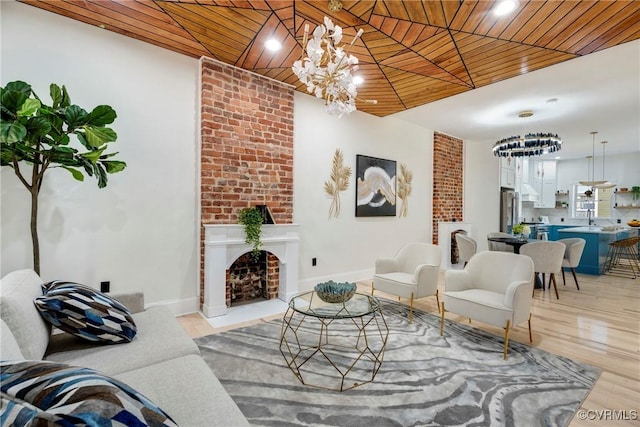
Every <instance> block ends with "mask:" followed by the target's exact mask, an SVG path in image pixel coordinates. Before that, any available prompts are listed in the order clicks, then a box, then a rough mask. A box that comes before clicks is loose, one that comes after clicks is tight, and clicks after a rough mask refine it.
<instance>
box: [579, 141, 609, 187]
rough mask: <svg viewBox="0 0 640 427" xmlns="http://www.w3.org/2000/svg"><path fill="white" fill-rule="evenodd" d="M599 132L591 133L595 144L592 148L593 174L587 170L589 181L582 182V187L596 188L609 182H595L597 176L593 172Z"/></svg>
mask: <svg viewBox="0 0 640 427" xmlns="http://www.w3.org/2000/svg"><path fill="white" fill-rule="evenodd" d="M597 133H598V132H597V131H593V132H591V135H593V142H592V147H591V153H592V155H591V159H592V160H591V174H590V175H589V171H588V170H587V175H589V176H587V178H588V179H587V180H586V181H580V185H588V186H589V187H594V186H596V185H600V184H604V183H605V182H607V181H596V180H595V174H594V171H593V165H594V163H595V157H596V134H597Z"/></svg>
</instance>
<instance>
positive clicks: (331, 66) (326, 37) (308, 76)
mask: <svg viewBox="0 0 640 427" xmlns="http://www.w3.org/2000/svg"><path fill="white" fill-rule="evenodd" d="M362 33H363V30H362V29H360V30H358V32H357V33H356V35H355V37H354V38H353V40H352V41H351V43H350V44H349V45H344V44H343V45H339V43H340V41H341V40H342V28H341V27H340V26H338V25H334V24H333V22H332V21H331V19H329V18H327V17H326V16H325V17H324V25H318V26H317V27H316V29H315V30H314V31H313V36H312V38H310V39H309V25H308V24H305V27H304V38H303V40H302V58H301V59H299V60H298V61H295V62H294V63H293V67H292V70H293V73H294V74H295V75H296V76H297V77H298V79H300V81H301V82H302V83H304V84H305V85H307V92H309V93H312V94H314V95H315V96H316V98H322V99H324V101H325V103H324V105H325V109H326V110H327V112H328V113H329V114H335V115H338V116H342V115H343V114H345V113H346V114H349V113H351V112H353V111H355V110H356V100H358V101H362V102H367V103H370V104H377V101H375V100H360V99H357V95H358V92H357V90H356V83H355V82H354V75H353V73H354V72H355V71H357V70H358V58H356V57H355V56H353V55H350V54H349V51H350V50H351V47H353V45H354V44H355V42H356V40H357V39H359V38H360V36H361V35H362Z"/></svg>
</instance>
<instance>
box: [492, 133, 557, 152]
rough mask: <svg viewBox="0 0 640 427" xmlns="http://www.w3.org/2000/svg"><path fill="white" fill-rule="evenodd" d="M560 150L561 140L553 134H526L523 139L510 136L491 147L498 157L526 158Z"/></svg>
mask: <svg viewBox="0 0 640 427" xmlns="http://www.w3.org/2000/svg"><path fill="white" fill-rule="evenodd" d="M561 149H562V140H561V139H560V137H559V136H558V135H556V134H553V133H528V134H526V135H525V136H524V137H521V136H520V135H518V136H511V137H509V138H505V139H501V140H500V141H498V142H496V143H495V144H494V145H493V155H494V156H498V157H528V156H540V155H542V154H547V153H553V152H555V151H560V150H561Z"/></svg>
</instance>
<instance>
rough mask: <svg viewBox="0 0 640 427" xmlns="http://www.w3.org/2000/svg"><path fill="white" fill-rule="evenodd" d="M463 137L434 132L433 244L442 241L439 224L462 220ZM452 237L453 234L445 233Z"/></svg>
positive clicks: (447, 237)
mask: <svg viewBox="0 0 640 427" xmlns="http://www.w3.org/2000/svg"><path fill="white" fill-rule="evenodd" d="M463 146H464V145H463V140H461V139H459V138H456V137H453V136H449V135H446V134H444V133H439V132H434V134H433V218H432V230H433V231H432V232H433V238H432V243H434V244H438V238H439V236H438V223H439V222H441V221H442V222H449V221H454V220H455V221H462V219H463V218H462V215H463V211H462V189H463V184H464V183H463V176H464V173H463V161H464V158H463V154H464V151H463ZM445 238H446V239H449V238H450V237H449V236H445Z"/></svg>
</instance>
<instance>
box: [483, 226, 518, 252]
mask: <svg viewBox="0 0 640 427" xmlns="http://www.w3.org/2000/svg"><path fill="white" fill-rule="evenodd" d="M490 237H507V238H509V237H513V236H512V235H511V234H508V233H503V232H501V231H492V232H491V233H488V234H487V243H488V245H489V250H490V251H500V252H511V253H513V251H514V249H513V246H509V245H507V244H506V243H501V242H492V241H491V240H489V238H490Z"/></svg>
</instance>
